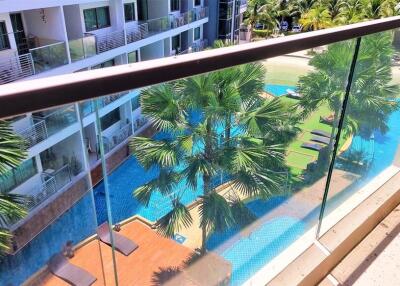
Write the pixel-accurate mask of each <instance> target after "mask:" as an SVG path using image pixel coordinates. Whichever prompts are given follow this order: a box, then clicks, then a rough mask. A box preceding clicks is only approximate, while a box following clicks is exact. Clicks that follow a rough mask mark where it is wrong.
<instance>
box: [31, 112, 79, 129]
mask: <svg viewBox="0 0 400 286" xmlns="http://www.w3.org/2000/svg"><path fill="white" fill-rule="evenodd" d="M33 121H34V123H38V122H44V124H45V125H46V126H45V129H46V134H47V136H51V135H53V134H55V133H57V132H59V131H61V130H62V129H64V128H66V127H68V126H70V125H72V124H74V123H76V122H77V117H76V111H75V106H74V105H70V106H67V107H63V108H60V109H56V110H54V109H53V110H46V111H41V112H35V113H33Z"/></svg>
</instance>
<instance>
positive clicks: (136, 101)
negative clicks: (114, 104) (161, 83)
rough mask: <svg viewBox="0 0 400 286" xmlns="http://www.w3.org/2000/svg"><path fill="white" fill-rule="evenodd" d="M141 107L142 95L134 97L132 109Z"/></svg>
mask: <svg viewBox="0 0 400 286" xmlns="http://www.w3.org/2000/svg"><path fill="white" fill-rule="evenodd" d="M139 107H140V95H138V96H135V97H134V98H132V111H135V110H136V109H138V108H139Z"/></svg>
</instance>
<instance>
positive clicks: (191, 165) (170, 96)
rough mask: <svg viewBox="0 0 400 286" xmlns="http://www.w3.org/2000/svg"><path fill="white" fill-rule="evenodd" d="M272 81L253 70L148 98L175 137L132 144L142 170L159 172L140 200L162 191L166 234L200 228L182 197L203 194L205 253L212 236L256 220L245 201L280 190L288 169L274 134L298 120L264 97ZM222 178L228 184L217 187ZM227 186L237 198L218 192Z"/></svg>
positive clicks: (185, 83)
mask: <svg viewBox="0 0 400 286" xmlns="http://www.w3.org/2000/svg"><path fill="white" fill-rule="evenodd" d="M264 77H265V70H264V68H263V66H262V65H261V64H247V65H243V66H240V67H235V68H231V69H227V70H223V71H218V72H214V73H211V74H206V75H199V76H194V77H190V78H186V79H183V80H180V81H177V82H174V83H169V84H163V85H159V86H155V87H152V88H149V89H146V90H145V91H144V92H143V93H142V96H141V104H142V112H143V114H144V115H146V116H147V117H148V118H149V119H150V120H151V121H152V123H153V125H154V126H155V127H156V128H157V129H158V130H160V131H162V132H164V135H165V134H168V135H167V136H164V137H163V138H152V139H150V138H142V137H136V138H133V139H132V140H131V142H130V147H131V149H132V151H133V154H134V155H135V156H136V157H137V159H138V161H139V162H140V163H141V165H142V166H143V167H144V168H145V169H149V168H156V169H157V170H158V176H157V177H156V178H155V179H153V180H151V181H150V182H148V183H147V184H145V185H143V186H141V187H139V188H138V189H136V190H135V191H134V196H135V197H136V198H137V199H138V200H139V201H140V202H142V203H143V204H145V205H148V204H149V202H150V199H151V197H152V195H153V194H154V193H157V192H158V193H161V194H162V195H163V197H164V198H166V199H167V200H168V201H169V203H170V206H171V210H170V211H169V212H168V213H167V214H166V215H165V216H163V217H162V218H161V219H159V220H158V221H157V222H156V227H157V229H158V231H159V232H160V233H161V234H163V235H165V236H167V237H171V236H173V235H174V234H175V233H176V232H177V231H179V230H180V229H181V228H182V227H188V226H190V225H191V224H192V223H193V219H192V216H191V214H190V211H189V209H188V208H187V206H185V205H184V203H183V202H182V198H183V196H184V195H185V194H186V193H187V192H193V191H194V190H197V191H199V192H200V193H201V195H200V197H199V198H198V210H199V217H200V226H199V227H200V228H201V232H202V246H201V251H202V253H204V252H205V251H206V239H207V236H208V235H209V234H210V233H211V232H213V231H222V230H224V229H226V228H229V227H231V226H233V225H245V224H248V223H249V222H250V221H252V220H253V219H254V217H253V214H252V213H251V212H250V211H249V210H248V209H247V207H246V205H245V204H244V202H243V198H248V197H258V198H268V197H269V196H271V195H273V194H276V193H279V192H280V182H281V180H282V177H281V176H280V175H278V174H277V173H276V172H272V170H282V169H284V168H285V165H284V150H283V148H282V146H280V145H278V144H276V142H272V141H273V140H272V138H273V137H272V136H267V135H268V134H272V133H274V132H280V131H283V132H282V133H285V129H284V128H283V126H285V125H287V124H288V118H290V117H291V116H289V110H288V108H287V107H286V106H285V105H283V104H282V103H281V101H280V100H279V99H276V100H269V101H265V100H262V99H261V98H260V97H259V96H258V94H259V93H260V91H262V89H263V85H264V83H263V81H264ZM194 115H196V116H194ZM193 117H197V118H198V119H197V120H193V119H192V118H193ZM269 119H270V121H269ZM292 124H293V125H294V124H295V123H292ZM234 125H235V126H234ZM286 133H287V134H292V133H291V131H290V130H289V131H288V132H286ZM293 136H294V135H292V136H291V135H289V136H287V137H285V138H287V140H291V138H293ZM220 176H221V177H225V179H223V180H221V181H218V182H216V179H218V178H219V177H220ZM223 182H227V183H228V184H229V191H228V193H229V196H225V195H221V194H220V193H218V192H216V190H215V187H216V185H219V184H221V183H223Z"/></svg>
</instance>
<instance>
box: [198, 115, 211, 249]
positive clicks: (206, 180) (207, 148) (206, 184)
mask: <svg viewBox="0 0 400 286" xmlns="http://www.w3.org/2000/svg"><path fill="white" fill-rule="evenodd" d="M206 130H207V135H206V140H205V145H204V154H205V158H206V160H209V161H211V160H212V137H211V136H212V134H211V131H212V130H211V122H210V118H208V119H207V122H206ZM210 186H211V177H210V176H209V175H208V174H203V193H204V195H207V194H208V193H209V192H210ZM206 242H207V225H204V224H203V225H202V226H201V248H200V253H201V254H202V255H203V254H205V253H206Z"/></svg>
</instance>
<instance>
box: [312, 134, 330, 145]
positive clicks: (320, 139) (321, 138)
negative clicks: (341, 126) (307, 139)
mask: <svg viewBox="0 0 400 286" xmlns="http://www.w3.org/2000/svg"><path fill="white" fill-rule="evenodd" d="M311 141H314V142H318V143H324V144H327V145H328V144H329V141H330V139H329V138H326V137H324V136H313V137H312V138H311Z"/></svg>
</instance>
